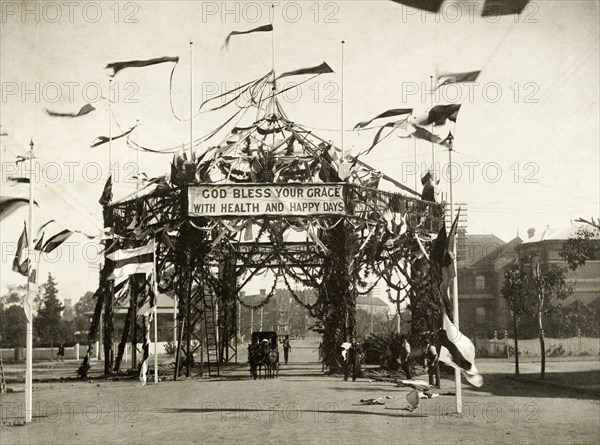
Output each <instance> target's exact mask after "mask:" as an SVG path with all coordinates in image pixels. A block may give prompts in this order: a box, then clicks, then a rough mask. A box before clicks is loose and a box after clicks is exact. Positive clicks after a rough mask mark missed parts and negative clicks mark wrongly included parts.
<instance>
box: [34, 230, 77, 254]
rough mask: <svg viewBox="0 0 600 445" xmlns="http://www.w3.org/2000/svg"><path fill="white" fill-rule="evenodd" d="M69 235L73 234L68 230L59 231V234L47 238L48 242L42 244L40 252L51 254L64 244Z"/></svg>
mask: <svg viewBox="0 0 600 445" xmlns="http://www.w3.org/2000/svg"><path fill="white" fill-rule="evenodd" d="M71 235H73V232H72V231H70V230H69V229H63V230H61V231H60V232H58V233H56V234H54V235H52V236H51V237H50V238H48V240H47V241H46V242H45V243H44V244H43V247H42V249H41V251H42V252H44V253H50V252H52V251H53V250H54V249H56V248H57V247H58V246H60V245H61V244H62V243H64V242H65V241H66V240H67V239H68V238H69V237H70V236H71ZM38 244H39V243H38Z"/></svg>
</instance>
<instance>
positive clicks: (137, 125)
mask: <svg viewBox="0 0 600 445" xmlns="http://www.w3.org/2000/svg"><path fill="white" fill-rule="evenodd" d="M135 145H136V146H137V147H136V150H135V168H136V169H137V179H136V180H135V191H136V192H137V191H139V189H140V150H139V147H140V120H139V119H136V120H135Z"/></svg>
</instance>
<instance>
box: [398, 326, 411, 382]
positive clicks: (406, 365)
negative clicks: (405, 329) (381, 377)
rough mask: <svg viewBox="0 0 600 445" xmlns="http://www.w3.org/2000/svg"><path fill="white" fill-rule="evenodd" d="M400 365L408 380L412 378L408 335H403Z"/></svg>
mask: <svg viewBox="0 0 600 445" xmlns="http://www.w3.org/2000/svg"><path fill="white" fill-rule="evenodd" d="M400 366H401V367H402V370H403V371H404V375H406V378H407V379H408V380H412V375H411V373H410V344H409V343H408V340H407V339H406V337H402V346H401V347H400Z"/></svg>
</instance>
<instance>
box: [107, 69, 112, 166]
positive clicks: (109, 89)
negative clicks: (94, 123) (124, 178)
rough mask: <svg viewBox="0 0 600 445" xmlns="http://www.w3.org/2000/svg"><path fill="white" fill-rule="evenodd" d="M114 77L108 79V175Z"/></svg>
mask: <svg viewBox="0 0 600 445" xmlns="http://www.w3.org/2000/svg"><path fill="white" fill-rule="evenodd" d="M111 93H112V79H109V81H108V176H110V175H111V168H112V99H111Z"/></svg>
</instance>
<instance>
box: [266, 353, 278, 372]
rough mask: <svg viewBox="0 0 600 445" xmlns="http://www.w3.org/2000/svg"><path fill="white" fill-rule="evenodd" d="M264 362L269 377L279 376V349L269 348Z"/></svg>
mask: <svg viewBox="0 0 600 445" xmlns="http://www.w3.org/2000/svg"><path fill="white" fill-rule="evenodd" d="M264 362H265V367H266V369H267V371H268V373H269V377H270V378H273V377H279V351H278V350H277V349H276V348H270V349H269V351H268V353H267V354H266V356H265V360H264Z"/></svg>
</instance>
